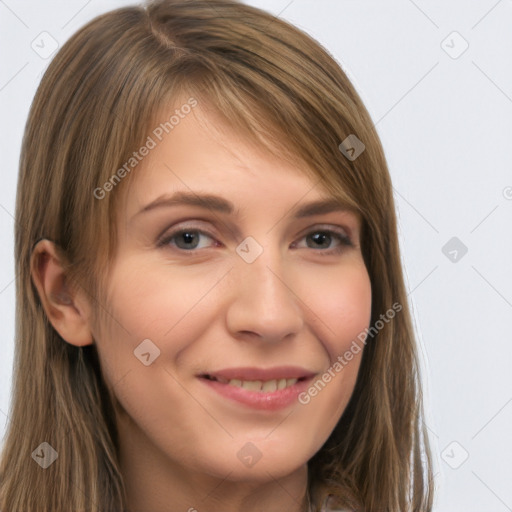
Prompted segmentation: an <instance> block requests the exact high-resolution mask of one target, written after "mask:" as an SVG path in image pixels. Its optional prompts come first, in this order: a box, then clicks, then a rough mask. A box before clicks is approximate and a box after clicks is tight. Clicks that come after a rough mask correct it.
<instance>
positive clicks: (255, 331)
mask: <svg viewBox="0 0 512 512" xmlns="http://www.w3.org/2000/svg"><path fill="white" fill-rule="evenodd" d="M231 274H232V275H231V279H232V287H231V290H232V294H231V297H230V298H231V301H230V303H229V305H228V309H227V318H226V322H227V327H228V329H229V331H230V332H231V334H232V335H233V337H235V338H238V339H241V338H253V339H260V340H262V341H268V342H278V341H281V340H284V339H285V338H287V337H290V338H291V337H293V335H295V334H297V333H298V332H300V330H301V329H302V326H303V324H304V319H303V315H302V307H301V304H302V303H301V298H300V297H299V296H298V293H297V288H298V282H297V280H296V279H294V278H293V276H292V273H291V271H289V272H286V271H285V270H284V268H283V265H282V261H281V257H280V255H279V254H278V251H274V252H271V251H270V249H268V248H266V249H265V250H264V251H263V253H262V254H261V255H260V256H259V257H258V258H257V259H256V260H255V261H253V262H252V263H247V262H246V261H244V260H243V259H242V258H240V259H239V260H237V262H236V263H235V268H234V269H233V271H232V272H231Z"/></svg>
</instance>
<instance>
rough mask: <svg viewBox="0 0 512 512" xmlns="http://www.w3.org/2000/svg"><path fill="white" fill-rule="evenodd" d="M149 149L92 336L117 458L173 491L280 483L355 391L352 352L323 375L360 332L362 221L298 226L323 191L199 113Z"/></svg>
mask: <svg viewBox="0 0 512 512" xmlns="http://www.w3.org/2000/svg"><path fill="white" fill-rule="evenodd" d="M163 117H165V118H168V116H163ZM153 139H154V141H155V143H156V147H154V148H152V149H151V150H150V151H149V154H148V155H147V156H146V157H145V158H144V159H143V160H142V161H141V162H140V163H139V164H138V166H137V167H135V168H134V169H133V170H132V171H131V172H132V173H134V174H136V176H133V178H134V182H133V183H132V184H131V186H130V187H129V189H128V191H127V194H126V196H125V200H124V202H123V205H122V208H121V209H120V211H119V217H118V226H117V227H118V235H119V239H118V249H117V254H116V258H115V261H114V266H113V269H112V272H111V273H110V275H109V282H108V286H107V292H108V302H107V303H106V304H102V307H104V308H105V309H106V310H107V311H108V313H109V315H108V316H109V318H110V320H109V322H108V325H107V323H104V324H100V325H97V326H94V332H93V335H94V338H95V343H96V345H97V348H98V352H99V355H100V360H101V364H102V369H103V372H104V377H105V379H106V381H107V384H108V385H109V387H110V388H111V389H112V390H113V393H114V395H115V397H116V399H117V401H118V402H119V405H118V407H117V421H118V429H119V434H120V442H121V453H122V458H123V460H125V461H127V460H131V461H132V462H133V463H134V464H140V465H141V467H142V466H143V465H144V464H146V462H147V463H148V464H149V461H150V460H151V464H152V465H151V468H152V469H151V471H157V470H156V469H155V468H157V467H159V468H160V469H162V468H166V470H168V471H174V472H176V471H177V470H178V469H179V470H180V471H181V473H180V475H185V474H205V475H210V476H216V477H219V476H220V477H222V478H224V477H226V475H229V479H230V480H239V481H247V480H254V481H258V480H259V481H263V480H268V479H269V478H270V476H272V477H278V476H285V475H289V474H291V473H293V472H294V471H297V470H298V469H299V468H304V465H305V464H306V462H307V461H308V460H309V459H310V458H311V457H312V456H313V455H314V454H315V453H316V452H317V451H318V450H319V449H320V447H321V446H322V444H323V443H324V442H325V441H326V440H327V438H328V437H329V435H330V434H331V432H332V430H333V429H334V427H335V425H336V423H337V422H338V420H339V419H340V417H341V415H342V413H343V411H344V409H345V407H346V405H347V402H348V400H349V398H350V396H351V394H352V391H353V388H354V385H355V381H356V377H357V373H358V369H359V365H360V359H361V356H362V351H361V350H359V351H357V352H356V351H354V353H353V357H352V358H351V360H350V362H348V363H347V364H345V365H344V366H343V368H342V369H341V370H338V371H333V369H332V368H331V367H333V365H334V364H335V362H336V361H337V360H338V361H339V359H338V356H340V357H344V354H345V353H346V352H347V351H348V350H350V349H351V346H352V347H353V346H354V345H353V341H354V340H356V338H357V336H358V335H359V334H360V333H361V332H362V331H363V330H364V329H365V327H367V326H368V324H369V321H370V312H371V311H370V309H371V286H370V281H369V276H368V273H367V270H366V267H365V265H364V262H363V258H362V254H361V250H360V245H359V244H360V228H361V224H360V219H359V218H358V216H357V215H356V214H354V213H352V212H350V211H344V210H333V211H325V210H324V211H321V208H313V207H311V208H309V211H308V208H307V207H308V205H311V204H312V203H315V202H317V201H319V200H324V199H329V196H328V195H327V194H326V193H325V192H324V191H323V190H322V189H321V188H320V186H319V185H318V184H317V185H315V183H314V182H313V181H312V180H311V179H310V178H307V177H306V176H305V175H304V174H303V173H301V171H300V170H299V169H298V168H296V167H294V166H292V165H291V164H289V163H285V162H284V161H282V160H278V159H277V158H276V157H274V156H271V155H270V154H268V153H265V152H263V151H261V150H258V149H256V148H255V147H253V146H252V145H248V144H247V142H244V140H242V139H241V138H239V137H238V136H237V134H236V133H234V132H232V131H230V130H228V128H227V127H226V126H223V125H221V124H219V121H218V120H216V118H214V117H212V116H211V115H210V114H208V115H206V114H205V113H204V111H201V110H200V105H199V107H197V108H195V109H194V111H193V112H192V113H190V114H189V115H187V116H185V117H184V118H183V119H180V122H179V124H177V125H176V126H175V127H174V128H173V130H172V131H171V132H170V133H169V134H165V133H164V136H163V138H162V140H161V141H158V139H157V138H156V137H154V136H153ZM110 193H117V192H116V190H112V191H111V192H110ZM206 196H215V199H204V198H205V197H206ZM315 210H316V213H315ZM347 238H348V239H349V240H350V244H347V243H346V239H347ZM359 345H361V344H360V343H359ZM344 360H345V361H346V358H345V359H344ZM330 368H331V370H330V371H331V378H330V379H325V380H328V381H329V382H327V383H325V381H324V383H323V386H319V389H320V391H318V388H317V392H316V394H315V393H314V392H313V393H309V392H308V389H311V386H312V384H314V382H316V381H317V380H318V379H321V378H322V375H323V374H324V373H325V372H327V371H328V370H329V369H330ZM333 374H334V377H333V376H332V375H333ZM213 379H216V380H213ZM295 379H299V380H298V381H295ZM300 397H302V399H300ZM306 397H309V399H306ZM143 461H145V462H143Z"/></svg>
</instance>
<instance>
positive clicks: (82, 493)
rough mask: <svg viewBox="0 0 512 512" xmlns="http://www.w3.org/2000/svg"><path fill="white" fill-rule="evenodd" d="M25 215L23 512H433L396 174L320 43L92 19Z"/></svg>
mask: <svg viewBox="0 0 512 512" xmlns="http://www.w3.org/2000/svg"><path fill="white" fill-rule="evenodd" d="M16 219H17V223H16V234H15V242H16V245H15V250H16V262H17V263H16V264H17V275H18V280H17V316H16V325H17V331H16V356H15V357H16V365H15V372H14V385H13V389H14V394H13V399H12V410H11V414H10V420H11V421H10V424H9V427H8V433H7V437H6V440H5V447H4V451H3V454H2V462H1V467H0V471H1V486H0V508H1V509H2V510H3V511H4V512H15V511H24V512H26V511H32V510H34V511H35V510H45V511H46V510H51V511H53V512H60V511H64V510H65V511H70V510H73V511H79V510H80V511H85V510H87V511H120V510H128V511H130V512H135V511H151V512H160V511H164V510H166V511H168V510H173V511H174V510H189V511H193V510H197V511H198V512H203V511H205V512H206V511H210V512H211V511H215V510H222V511H223V512H226V511H235V510H241V509H243V510H245V511H252V510H266V511H270V512H272V511H278V510H279V511H282V510H287V511H309V510H311V511H313V510H315V511H317V510H324V511H327V510H368V511H377V510H378V511H381V510H382V511H384V510H386V511H391V510H393V511H398V510H399V511H406V510H415V511H420V510H421V511H424V510H431V506H432V488H431V487H432V486H431V480H432V470H431V463H430V449H429V444H428V438H427V435H426V429H425V427H424V425H423V423H422V411H423V406H422V395H421V388H420V383H419V375H418V364H417V353H416V345H415V339H414V332H413V328H412V323H411V318H410V314H409V309H408V305H407V295H406V291H405V287H404V281H403V275H402V270H401V266H400V254H399V247H398V240H397V229H396V217H395V211H394V203H393V196H392V187H391V182H390V177H389V172H388V170H387V166H386V161H385V157H384V153H383V150H382V147H381V144H380V141H379V139H378V137H377V134H376V131H375V129H374V127H373V124H372V121H371V119H370V116H369V115H368V112H367V111H366V109H365V107H364V105H363V104H362V102H361V99H360V98H359V96H358V95H357V93H356V91H355V90H354V88H353V86H352V85H351V84H350V82H349V80H348V79H347V77H346V76H345V74H344V73H343V71H342V70H341V69H340V67H339V66H338V65H337V64H336V62H335V61H334V60H333V59H332V58H331V57H330V56H329V55H328V54H327V52H326V51H325V50H324V49H323V48H321V47H320V46H319V45H318V43H316V42H315V41H313V40H312V39H311V38H309V37H308V36H307V35H305V34H304V33H302V32H301V31H299V30H298V29H296V28H294V27H292V26H290V25H289V24H287V23H285V22H283V21H281V20H278V19H275V18H273V17H272V16H270V15H269V14H266V13H265V12H263V11H260V10H258V9H255V8H253V7H250V6H246V5H243V4H241V3H238V2H235V1H232V0H208V1H206V0H192V1H177V0H160V1H157V2H154V3H150V4H148V5H147V7H145V8H142V7H127V8H123V9H119V10H116V11H113V12H110V13H107V14H104V15H102V16H100V17H98V18H96V19H95V20H93V21H92V22H90V23H89V24H88V25H86V26H85V27H84V28H82V29H81V30H80V31H79V32H78V33H76V34H75V35H74V36H73V37H72V38H71V39H70V40H69V41H68V42H67V43H66V44H65V45H64V46H63V47H62V49H61V50H60V51H59V52H58V54H57V55H56V57H55V58H54V60H53V61H52V63H51V64H50V66H49V67H48V70H47V71H46V73H45V75H44V77H43V80H42V82H41V85H40V87H39V89H38V91H37V94H36V97H35V99H34V102H33V105H32V108H31V112H30V116H29V119H28V122H27V127H26V133H25V137H24V141H23V148H22V158H21V167H20V175H19V182H18V196H17V207H16Z"/></svg>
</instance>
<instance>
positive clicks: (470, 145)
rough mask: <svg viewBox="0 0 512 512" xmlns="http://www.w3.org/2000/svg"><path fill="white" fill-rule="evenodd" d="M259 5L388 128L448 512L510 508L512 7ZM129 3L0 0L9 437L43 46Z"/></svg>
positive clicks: (349, 2) (365, 0) (0, 202)
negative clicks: (20, 175)
mask: <svg viewBox="0 0 512 512" xmlns="http://www.w3.org/2000/svg"><path fill="white" fill-rule="evenodd" d="M247 3H250V4H252V5H255V6H258V7H263V8H265V9H267V10H269V11H271V12H272V13H274V14H276V15H280V16H281V17H283V18H285V19H287V20H289V21H291V22H292V23H294V24H295V25H297V26H299V27H300V28H302V29H304V30H305V31H307V32H308V33H309V34H311V35H312V36H313V37H315V38H316V39H317V40H319V41H320V42H321V43H322V44H323V45H324V46H325V47H326V48H327V49H328V50H329V52H330V53H331V54H332V55H333V56H334V57H335V58H336V59H337V60H338V62H339V63H340V64H341V65H342V67H343V69H344V70H345V71H346V72H347V74H348V76H349V77H350V78H351V80H352V81H353V83H354V85H355V86H356V88H357V90H358V92H359V93H360V94H361V96H362V98H363V101H364V102H365V103H366V106H367V108H368V109H369V111H370V114H371V115H372V118H373V120H374V122H375V123H376V124H377V129H378V131H379V135H380V136H381V139H382V142H383V145H384V148H385V152H386V156H387V160H388V163H389V168H390V172H391V175H392V179H393V184H394V194H395V199H396V205H397V211H398V215H399V229H400V237H401V248H402V259H403V264H404V267H405V270H406V275H407V281H408V282H407V285H408V288H409V290H410V293H409V299H410V302H411V305H412V307H413V312H414V316H415V322H416V329H417V332H418V336H419V339H420V343H421V347H420V348H421V352H422V357H423V365H424V381H425V383H424V386H425V392H426V394H427V414H428V416H427V424H428V427H429V430H430V433H431V439H432V443H433V449H434V451H435V456H436V469H435V471H436V482H437V486H438V488H439V491H438V494H437V498H436V507H435V510H436V512H445V511H446V512H448V511H449V512H455V511H464V512H472V511H475V512H476V511H478V512H481V511H496V512H501V511H503V512H504V511H507V510H509V511H512V486H511V485H510V482H512V436H511V435H510V434H511V432H512V377H511V370H510V367H511V362H512V339H511V335H510V331H511V326H512V270H511V266H512V265H511V261H512V258H511V253H512V229H511V228H512V222H511V221H512V165H511V163H512V156H511V147H512V141H511V136H512V68H511V65H512V0H500V1H496V0H485V1H479V2H476V1H472V2H468V1H462V0H460V1H441V0H435V1H428V2H427V1H426V0H423V1H420V0H417V1H412V0H392V1H386V2H383V1H379V0H372V1H370V0H361V1H356V0H339V1H335V0H316V1H313V0H292V1H290V0H274V1H271V0H251V1H248V2H247ZM124 5H127V3H126V2H124V1H113V0H109V1H102V2H100V1H99V0H89V1H84V0H79V1H78V0H72V1H69V0H68V1H66V2H65V1H64V0H61V1H52V2H45V3H44V4H42V3H41V2H36V1H27V2H20V1H15V0H5V1H4V0H0V45H1V49H2V52H1V56H0V59H1V64H0V104H1V109H2V110H1V111H2V117H1V119H2V121H1V123H0V130H1V133H0V143H1V147H0V150H1V155H2V165H1V173H2V174H1V182H2V187H1V189H0V229H1V235H0V236H1V240H2V244H1V246H0V262H1V265H0V311H1V319H2V325H3V326H4V327H3V329H4V330H3V339H2V345H1V346H2V353H1V355H2V357H1V362H0V370H1V373H0V429H1V435H2V436H3V434H4V432H5V423H6V421H7V415H8V408H9V394H10V379H11V366H12V358H13V348H14V347H13V336H14V279H15V276H14V270H13V269H14V261H13V224H14V222H13V213H14V200H15V190H16V180H17V172H18V158H19V151H20V143H21V136H22V131H23V127H24V124H25V121H26V117H27V114H28V109H29V106H30V102H31V101H32V98H33V95H34V93H35V90H36V87H37V85H38V83H39V80H40V78H41V76H42V73H43V72H44V70H45V69H46V66H47V65H48V62H49V60H51V57H50V58H49V59H45V58H42V57H41V56H40V55H39V54H38V53H37V52H36V51H35V50H34V49H33V48H32V47H31V45H33V46H34V47H36V48H38V51H39V53H41V52H44V51H46V50H48V49H49V48H50V46H49V45H50V44H51V40H50V39H49V38H48V36H46V35H42V36H41V35H40V34H41V33H42V32H45V31H46V32H48V33H49V34H50V35H51V37H52V38H53V39H55V40H56V41H57V42H58V44H59V45H62V44H63V43H64V42H65V41H66V40H67V39H68V37H69V36H70V35H71V34H72V33H74V32H75V31H76V30H77V29H78V28H79V27H81V26H82V25H83V24H84V23H85V22H87V21H89V20H90V19H91V18H93V17H95V16H96V15H98V14H100V13H101V12H104V11H107V10H110V9H113V8H115V7H120V6H124ZM453 32H457V33H456V34H454V33H453ZM45 38H46V39H45ZM466 45H469V46H468V48H467V49H466V50H465V51H464V52H463V53H461V52H462V50H464V48H465V46H466ZM41 200H42V201H44V198H41ZM453 237H457V239H458V240H456V241H454V242H453V241H452V244H455V245H448V246H446V247H445V245H446V244H447V243H448V242H449V240H450V239H452V238H453ZM461 244H464V246H465V247H466V248H467V253H466V254H463V250H462V249H463V247H462V245H461ZM443 247H445V249H444V252H443ZM454 251H455V252H454ZM445 253H446V255H445ZM454 259H455V261H453V260H454ZM466 457H467V459H466V460H464V459H465V458H466Z"/></svg>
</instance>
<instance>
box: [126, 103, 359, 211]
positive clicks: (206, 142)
mask: <svg viewBox="0 0 512 512" xmlns="http://www.w3.org/2000/svg"><path fill="white" fill-rule="evenodd" d="M172 112H173V111H171V113H172ZM168 118H169V111H165V112H163V111H162V112H161V113H160V114H159V116H158V117H157V119H156V121H155V126H156V127H159V126H160V127H162V126H164V127H165V126H166V125H165V120H166V119H168ZM158 122H159V123H160V124H158ZM157 133H159V132H157ZM150 138H151V142H150V145H151V146H152V148H151V150H150V151H147V152H146V153H147V155H146V156H145V157H144V158H143V159H142V161H141V162H140V163H139V164H138V165H137V168H136V170H134V176H132V179H131V181H130V186H129V188H128V190H127V194H126V198H125V201H124V208H123V210H124V211H125V219H128V218H131V217H132V216H134V215H135V214H136V213H137V212H139V211H140V210H141V209H143V208H145V207H146V206H148V205H149V204H150V203H153V202H158V201H172V200H173V199H171V196H172V195H174V194H179V195H180V197H179V199H180V200H181V202H182V203H184V204H189V205H193V204H196V205H199V204H201V203H202V204H203V205H205V204H206V205H207V203H208V202H209V204H210V205H213V204H214V203H216V205H217V206H219V201H216V200H215V199H214V200H213V201H212V197H211V196H213V195H216V196H222V197H223V198H225V201H224V205H223V207H222V208H221V209H223V210H224V212H225V213H233V212H234V211H240V209H242V210H244V209H246V208H248V207H250V206H251V205H259V207H262V206H263V205H265V207H268V206H269V205H270V204H273V205H275V204H276V203H281V204H283V205H285V206H286V207H287V208H290V207H292V206H293V204H294V203H303V202H307V203H310V202H313V201H318V200H322V199H331V201H330V205H328V206H325V205H324V209H325V208H330V209H331V210H332V209H333V202H336V201H337V202H338V205H337V206H338V208H340V207H343V208H344V209H345V210H346V211H348V212H351V213H354V214H357V210H356V209H355V208H352V207H351V206H350V205H349V204H348V203H343V201H342V200H341V199H339V198H338V199H336V198H334V197H333V195H332V194H331V193H329V192H328V191H327V190H326V189H325V188H324V186H323V184H322V182H321V180H320V178H317V177H315V176H314V175H313V173H311V170H309V172H307V171H308V169H307V168H306V166H305V164H304V163H301V162H300V161H297V162H294V163H292V162H290V161H289V160H287V159H286V158H283V157H281V156H280V155H276V154H274V153H273V152H270V151H269V150H266V149H265V148H262V147H261V145H258V144H255V143H254V141H253V140H251V139H248V138H247V137H246V136H242V135H241V134H240V133H238V132H237V131H236V130H234V129H233V128H231V127H230V126H229V125H227V124H226V123H225V122H224V121H223V120H221V119H220V117H219V116H216V115H215V114H213V113H212V112H210V111H209V112H208V113H205V112H204V111H203V110H202V108H201V106H200V105H198V106H197V107H196V108H195V109H193V110H191V111H190V113H189V114H187V115H185V116H182V117H181V118H180V120H179V122H178V123H177V124H176V125H174V127H173V128H172V129H171V130H169V133H166V132H165V130H164V134H163V135H162V136H161V139H159V138H158V137H156V136H155V135H154V134H153V135H152V136H151V135H150ZM201 195H206V196H208V197H207V198H204V197H203V198H201V197H200V196H201ZM196 196H197V197H196ZM175 199H177V198H175ZM256 199H259V201H256ZM333 199H335V201H333ZM207 206H208V205H207ZM317 209H318V205H317ZM228 210H231V212H228ZM302 213H304V211H303V212H302Z"/></svg>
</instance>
